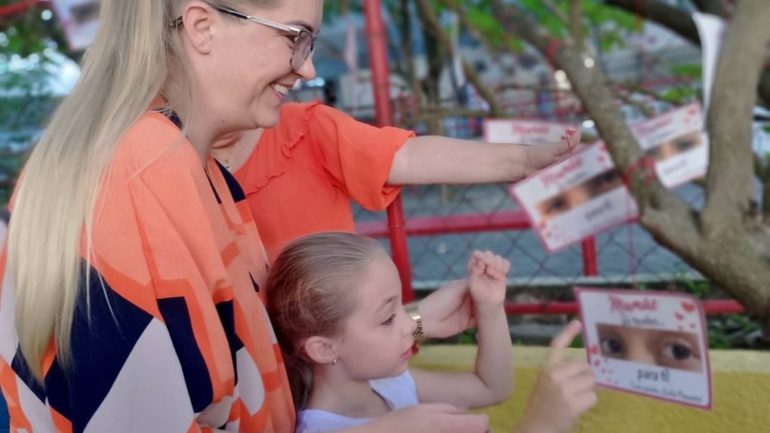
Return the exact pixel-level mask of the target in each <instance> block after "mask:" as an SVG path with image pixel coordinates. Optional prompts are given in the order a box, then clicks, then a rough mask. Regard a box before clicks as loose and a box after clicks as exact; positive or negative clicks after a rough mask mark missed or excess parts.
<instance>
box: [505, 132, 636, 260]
mask: <svg viewBox="0 0 770 433" xmlns="http://www.w3.org/2000/svg"><path fill="white" fill-rule="evenodd" d="M511 193H512V195H513V196H514V197H515V198H516V200H517V201H518V202H519V203H520V204H521V206H522V207H523V208H524V210H525V211H526V212H527V215H529V217H530V220H531V221H532V228H533V230H535V232H536V233H537V235H538V237H539V238H540V240H541V241H542V243H543V246H544V247H545V249H546V250H547V251H548V252H549V253H550V252H554V251H558V250H560V249H562V248H565V247H567V246H569V245H571V244H573V243H576V242H579V241H581V240H582V239H585V238H586V237H589V236H593V235H596V234H598V233H601V232H603V231H605V230H608V229H610V228H613V227H615V226H617V225H619V224H622V223H624V222H626V221H630V220H633V219H634V218H636V216H637V212H638V208H637V205H636V202H635V201H634V199H633V198H632V197H631V195H630V194H629V192H628V189H627V188H626V186H625V184H624V183H623V177H622V176H621V174H620V173H618V172H617V170H616V169H615V166H614V165H613V163H612V159H611V158H610V155H609V153H608V152H607V148H606V147H605V145H604V143H602V142H599V143H595V144H592V145H588V146H585V147H582V148H581V149H580V150H578V151H577V152H575V153H574V154H573V155H572V156H570V157H569V158H568V159H565V160H564V161H561V162H559V163H557V164H554V165H552V166H550V167H548V168H546V169H544V170H541V171H540V172H538V173H537V174H535V175H534V176H532V177H530V178H527V179H525V180H522V181H521V182H518V183H516V184H514V185H512V187H511Z"/></svg>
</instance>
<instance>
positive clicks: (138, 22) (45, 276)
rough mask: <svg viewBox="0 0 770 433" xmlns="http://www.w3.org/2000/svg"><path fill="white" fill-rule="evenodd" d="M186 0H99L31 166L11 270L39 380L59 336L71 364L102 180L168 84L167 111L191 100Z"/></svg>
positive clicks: (22, 336) (12, 237)
mask: <svg viewBox="0 0 770 433" xmlns="http://www.w3.org/2000/svg"><path fill="white" fill-rule="evenodd" d="M187 1H189V0H102V1H101V10H100V29H99V31H98V33H97V35H96V38H95V40H94V43H93V45H92V46H91V47H90V48H89V50H88V52H87V53H86V55H85V56H84V58H83V68H82V73H81V77H80V80H79V81H78V83H77V85H76V86H75V88H74V90H73V91H72V93H71V94H70V95H69V96H68V97H67V98H66V99H65V100H64V101H63V102H62V104H61V106H60V107H59V108H58V109H57V110H56V112H55V113H54V115H53V117H52V118H51V121H50V123H49V125H48V127H47V128H46V130H45V133H44V134H43V137H42V139H41V140H40V142H39V143H38V144H37V145H36V146H35V148H34V150H33V151H32V153H31V155H30V157H29V160H28V161H27V163H26V166H25V168H24V171H23V179H21V181H20V183H19V186H18V188H17V189H16V191H15V198H14V206H13V216H12V218H11V222H10V227H9V234H8V264H7V272H9V273H10V277H11V278H12V280H11V281H12V283H13V287H14V290H15V294H16V329H17V332H18V336H19V343H20V347H21V352H22V353H23V355H24V357H25V359H26V361H27V363H28V365H29V367H30V369H31V371H32V373H33V374H34V375H35V377H37V378H38V379H42V378H43V370H42V358H43V356H44V354H45V351H46V349H47V347H48V346H49V344H50V343H51V338H54V339H55V341H56V346H57V351H58V356H59V361H60V362H62V363H63V364H65V365H66V364H67V363H68V361H69V358H70V353H69V351H70V333H71V327H72V322H73V317H74V311H75V304H76V299H77V297H78V290H79V289H78V287H79V281H80V279H81V278H82V277H83V275H81V274H82V273H83V272H86V273H88V267H83V266H82V265H81V246H82V245H84V246H85V248H86V251H85V253H86V256H87V257H90V252H91V232H92V227H93V224H94V218H95V209H94V207H95V203H96V199H97V195H98V190H99V184H100V182H101V180H102V177H103V176H104V175H105V172H106V169H107V166H108V164H109V161H110V159H111V157H112V155H113V153H114V151H115V148H116V147H117V144H118V143H119V141H120V139H121V137H122V136H123V134H125V132H126V131H127V130H128V128H129V127H130V126H131V125H132V124H134V123H135V122H136V121H137V120H138V119H139V118H140V117H141V116H142V115H143V113H145V112H146V111H147V109H148V108H149V107H150V104H151V103H152V101H153V99H154V98H156V97H157V96H158V95H159V94H160V93H161V92H162V91H164V90H168V89H169V88H173V89H174V94H175V95H181V96H179V97H178V99H177V100H176V101H175V100H169V101H168V107H167V108H170V109H173V108H174V107H175V106H177V107H178V106H180V105H181V104H189V103H190V102H191V100H190V99H189V98H186V97H185V96H184V95H189V94H191V91H190V87H189V80H188V79H187V77H186V74H185V67H184V65H185V61H184V55H183V49H182V38H181V32H179V31H178V30H177V29H175V28H173V27H172V26H171V25H170V23H171V22H172V21H173V19H174V18H176V16H177V14H179V13H180V11H181V10H182V6H183V5H184V4H185V3H187ZM207 2H208V3H211V4H220V3H222V2H220V1H214V0H207ZM232 2H236V3H250V4H259V3H261V2H260V1H256V0H251V1H247V0H237V1H236V0H231V3H232ZM179 98H181V99H185V100H184V101H182V100H180V99H179ZM83 269H85V271H84V270H83ZM85 277H86V278H88V275H86V276H85Z"/></svg>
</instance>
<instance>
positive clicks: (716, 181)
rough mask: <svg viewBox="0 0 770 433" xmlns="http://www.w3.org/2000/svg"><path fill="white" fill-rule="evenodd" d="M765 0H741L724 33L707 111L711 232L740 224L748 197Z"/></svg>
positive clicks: (706, 215)
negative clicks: (709, 140) (753, 119)
mask: <svg viewBox="0 0 770 433" xmlns="http://www.w3.org/2000/svg"><path fill="white" fill-rule="evenodd" d="M768 23H770V8H768V7H767V0H742V1H741V2H740V3H739V4H738V6H737V8H736V10H735V15H734V16H733V18H732V21H731V23H730V26H729V27H728V28H727V31H726V34H725V41H724V46H723V48H722V55H721V56H720V59H719V64H718V66H717V71H716V79H715V81H714V87H713V89H714V90H713V96H712V102H711V107H710V110H709V113H708V126H709V136H710V138H711V146H710V149H709V152H710V155H709V170H708V175H707V177H706V182H707V186H708V187H707V191H708V195H707V200H706V206H705V208H704V211H703V223H704V227H705V228H706V229H707V233H709V234H714V233H719V232H722V231H724V230H729V229H731V227H732V226H733V225H740V224H741V223H742V220H743V217H744V216H745V215H746V213H747V212H748V206H749V199H750V197H751V185H752V184H751V181H752V178H751V176H752V173H753V170H752V166H753V160H752V151H751V137H752V130H751V119H752V112H753V108H754V104H755V100H756V93H755V89H756V88H757V85H758V84H759V76H760V71H761V68H762V66H763V63H764V61H763V60H764V58H765V54H766V47H767V44H768V42H770V26H769V25H768Z"/></svg>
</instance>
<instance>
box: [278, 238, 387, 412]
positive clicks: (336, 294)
mask: <svg viewBox="0 0 770 433" xmlns="http://www.w3.org/2000/svg"><path fill="white" fill-rule="evenodd" d="M378 254H381V255H382V256H383V257H387V254H386V253H385V251H384V250H383V249H382V247H381V246H380V245H379V244H378V243H377V242H376V241H374V240H373V239H369V238H366V237H363V236H358V235H355V234H352V233H337V232H330V233H318V234H314V235H310V236H306V237H303V238H300V239H298V240H296V241H294V242H292V243H291V244H290V245H289V246H288V247H286V248H285V249H284V250H283V251H282V252H281V254H280V255H279V256H278V258H277V259H276V260H275V263H273V266H272V268H271V269H270V276H269V277H268V282H267V287H266V289H265V294H266V296H267V311H268V315H269V316H270V321H271V322H272V324H273V328H274V329H275V334H276V336H277V338H278V343H279V345H280V346H281V351H282V352H283V358H284V362H285V364H286V370H287V373H288V375H289V384H290V386H291V392H292V396H293V398H294V406H295V407H296V408H297V410H300V409H302V408H303V407H304V406H305V404H306V403H307V400H308V398H309V396H310V392H311V391H312V387H313V374H312V367H311V366H312V361H311V360H310V358H309V357H308V356H307V353H305V350H304V348H303V345H304V342H305V341H306V340H307V339H308V338H310V337H312V336H314V335H322V336H327V337H333V336H337V335H339V334H340V333H341V332H342V328H343V326H344V323H345V320H346V319H347V318H348V317H350V315H351V314H352V312H353V309H354V308H355V302H354V301H353V299H354V296H353V293H354V290H355V286H356V284H357V283H358V282H359V281H361V279H362V278H363V275H364V273H365V272H366V270H367V269H368V266H369V263H371V262H372V260H374V258H376V257H377V256H378Z"/></svg>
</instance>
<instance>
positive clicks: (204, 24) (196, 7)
mask: <svg viewBox="0 0 770 433" xmlns="http://www.w3.org/2000/svg"><path fill="white" fill-rule="evenodd" d="M218 18H219V17H218V16H217V11H216V10H214V8H212V7H211V6H209V5H208V4H206V3H204V2H202V1H198V0H195V1H191V2H189V3H188V4H187V5H185V7H184V9H183V10H182V22H183V23H184V24H183V25H182V31H184V32H185V35H186V36H187V40H188V43H189V45H190V47H192V48H193V49H194V50H195V51H197V52H198V53H199V54H209V53H210V52H211V48H212V46H211V45H212V44H211V42H212V39H213V38H212V36H213V34H214V32H213V30H214V26H215V24H216V22H217V20H218Z"/></svg>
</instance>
